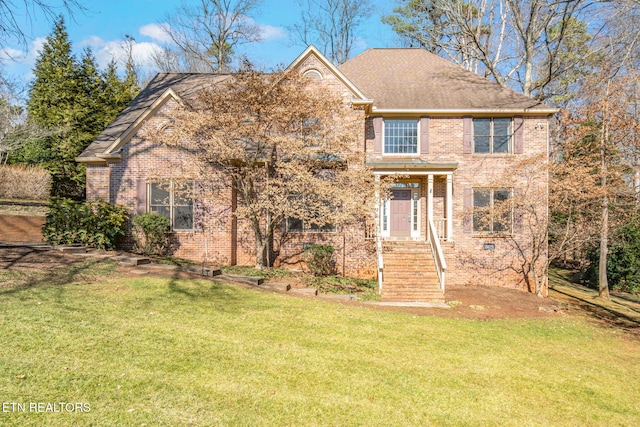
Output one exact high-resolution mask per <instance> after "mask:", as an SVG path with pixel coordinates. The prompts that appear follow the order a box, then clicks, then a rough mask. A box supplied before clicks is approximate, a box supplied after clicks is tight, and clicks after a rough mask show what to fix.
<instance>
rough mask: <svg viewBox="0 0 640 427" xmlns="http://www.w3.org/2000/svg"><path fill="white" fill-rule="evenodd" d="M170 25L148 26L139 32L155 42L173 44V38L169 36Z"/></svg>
mask: <svg viewBox="0 0 640 427" xmlns="http://www.w3.org/2000/svg"><path fill="white" fill-rule="evenodd" d="M168 27H169V24H147V25H143V26H142V27H140V29H139V30H138V32H139V33H140V34H142V35H143V36H147V37H149V38H151V39H153V40H155V41H159V42H162V43H171V37H169V34H168V31H167V30H168Z"/></svg>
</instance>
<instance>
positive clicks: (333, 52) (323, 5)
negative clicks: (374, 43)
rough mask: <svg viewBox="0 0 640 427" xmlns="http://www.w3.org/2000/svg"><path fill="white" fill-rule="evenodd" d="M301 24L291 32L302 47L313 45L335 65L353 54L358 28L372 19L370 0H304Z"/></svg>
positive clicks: (295, 26) (302, 2)
mask: <svg viewBox="0 0 640 427" xmlns="http://www.w3.org/2000/svg"><path fill="white" fill-rule="evenodd" d="M299 4H300V7H301V8H302V12H301V16H300V23H299V24H295V25H293V27H291V30H292V32H293V34H294V36H295V37H296V39H297V41H298V42H300V43H302V44H303V45H305V46H308V45H311V44H313V45H315V46H316V47H317V48H318V49H320V50H321V51H322V52H323V53H324V55H325V56H326V57H327V58H329V59H330V60H331V61H332V62H333V63H334V64H342V63H343V62H346V61H347V60H348V59H349V58H350V57H351V55H352V54H353V49H354V46H355V44H356V42H357V37H358V27H359V26H360V25H361V24H362V23H363V22H364V21H365V20H366V19H367V18H369V17H370V16H371V13H372V12H373V8H372V6H371V3H370V2H369V0H304V1H300V2H299Z"/></svg>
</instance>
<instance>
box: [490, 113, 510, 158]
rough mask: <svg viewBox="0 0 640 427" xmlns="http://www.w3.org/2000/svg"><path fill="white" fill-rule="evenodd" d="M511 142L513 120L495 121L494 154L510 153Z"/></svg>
mask: <svg viewBox="0 0 640 427" xmlns="http://www.w3.org/2000/svg"><path fill="white" fill-rule="evenodd" d="M510 141H511V119H494V120H493V152H494V153H508V152H509V142H510Z"/></svg>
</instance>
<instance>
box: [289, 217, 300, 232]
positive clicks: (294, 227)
mask: <svg viewBox="0 0 640 427" xmlns="http://www.w3.org/2000/svg"><path fill="white" fill-rule="evenodd" d="M287 231H294V232H300V231H302V220H300V219H298V218H287Z"/></svg>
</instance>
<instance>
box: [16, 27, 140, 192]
mask: <svg viewBox="0 0 640 427" xmlns="http://www.w3.org/2000/svg"><path fill="white" fill-rule="evenodd" d="M131 68H132V70H129V69H128V70H127V76H126V77H125V78H124V79H123V80H121V79H120V78H118V75H117V70H116V67H115V65H114V64H111V65H110V66H109V67H108V68H107V70H106V71H105V72H100V70H99V69H98V67H97V65H96V61H95V58H94V56H93V53H92V52H91V50H90V49H86V50H85V51H84V52H83V54H82V57H81V59H80V61H78V60H77V59H76V58H75V57H74V55H73V54H72V52H71V43H70V42H69V38H68V34H67V32H66V27H65V24H64V19H63V18H62V17H60V18H59V19H58V21H57V22H56V23H55V26H54V29H53V32H52V34H51V35H50V36H49V37H47V41H46V42H45V44H44V46H43V47H42V50H41V51H40V55H39V56H38V59H37V61H36V65H35V69H34V75H35V79H34V81H33V83H32V85H31V88H30V92H29V100H28V102H27V112H28V119H29V120H30V121H31V122H32V123H34V124H35V125H37V126H40V127H43V128H46V129H48V130H49V133H48V135H47V136H46V137H44V138H40V139H37V140H33V141H30V143H29V144H26V146H25V148H24V149H23V150H22V151H23V152H22V153H21V157H22V159H21V160H22V161H24V162H28V163H40V164H41V165H42V166H43V167H45V168H46V169H47V170H48V171H49V172H51V175H52V177H53V188H52V195H54V196H59V197H71V198H75V199H80V198H83V197H84V188H85V166H84V164H80V163H77V162H76V161H75V158H76V157H77V156H78V155H79V154H80V153H81V152H82V151H83V150H84V149H85V148H86V147H87V146H88V145H89V144H90V143H91V142H92V141H93V140H94V139H95V138H96V136H98V134H99V133H100V132H101V131H102V130H103V129H104V128H105V127H106V126H107V125H108V124H109V123H110V122H111V121H112V120H113V119H114V118H115V117H116V115H117V114H118V113H120V111H122V109H123V108H124V107H125V106H126V105H127V104H128V103H129V102H130V101H131V100H132V99H133V97H134V96H135V94H136V93H137V91H138V87H137V84H136V83H135V72H134V71H133V67H131Z"/></svg>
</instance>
